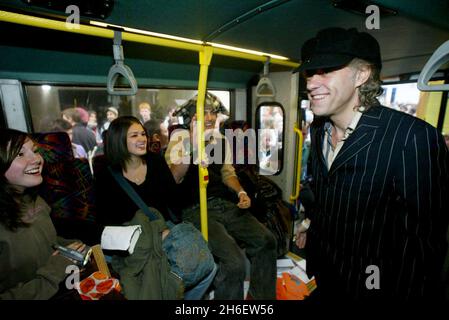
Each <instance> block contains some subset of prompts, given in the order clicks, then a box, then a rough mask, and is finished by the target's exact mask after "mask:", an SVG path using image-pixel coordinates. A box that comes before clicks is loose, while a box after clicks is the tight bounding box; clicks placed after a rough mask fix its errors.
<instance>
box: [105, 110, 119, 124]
mask: <svg viewBox="0 0 449 320" xmlns="http://www.w3.org/2000/svg"><path fill="white" fill-rule="evenodd" d="M106 118H108V121H109V122H112V120H114V119H115V118H117V116H116V115H115V113H114V112H112V111H108V112H106Z"/></svg>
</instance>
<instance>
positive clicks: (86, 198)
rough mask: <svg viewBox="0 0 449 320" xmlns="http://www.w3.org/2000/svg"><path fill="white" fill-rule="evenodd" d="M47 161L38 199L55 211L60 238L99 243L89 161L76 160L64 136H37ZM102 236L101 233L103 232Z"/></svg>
mask: <svg viewBox="0 0 449 320" xmlns="http://www.w3.org/2000/svg"><path fill="white" fill-rule="evenodd" d="M34 138H35V139H36V140H37V142H38V144H39V147H40V150H41V154H42V156H43V158H44V160H45V164H44V169H43V171H42V176H43V180H44V181H43V183H42V184H41V186H40V188H39V195H40V196H41V197H42V198H43V199H44V200H45V201H46V202H47V203H48V204H49V205H50V207H51V208H52V212H51V218H52V220H53V223H54V225H55V227H56V231H57V232H58V235H60V236H62V237H65V238H77V239H81V240H83V241H85V242H86V243H88V244H93V243H98V241H99V235H98V234H97V233H98V232H100V231H99V227H98V226H97V225H96V209H95V194H94V187H93V177H92V174H91V172H90V167H89V162H88V160H87V159H75V158H74V156H73V151H72V144H71V141H70V138H69V136H68V135H67V133H65V132H51V133H37V134H35V135H34ZM100 233H101V232H100Z"/></svg>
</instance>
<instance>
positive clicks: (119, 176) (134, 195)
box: [108, 166, 159, 220]
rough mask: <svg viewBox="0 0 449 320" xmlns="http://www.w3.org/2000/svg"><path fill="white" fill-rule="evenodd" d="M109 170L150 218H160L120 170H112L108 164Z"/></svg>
mask: <svg viewBox="0 0 449 320" xmlns="http://www.w3.org/2000/svg"><path fill="white" fill-rule="evenodd" d="M108 170H109V172H111V174H112V176H113V177H114V179H115V181H117V183H118V184H119V185H120V187H122V189H123V190H125V192H126V193H127V194H128V196H129V197H130V198H131V199H132V200H133V201H134V203H135V204H137V206H138V207H139V208H140V209H141V210H142V211H143V212H144V213H145V214H146V215H147V216H148V218H149V219H150V220H157V219H159V217H158V216H156V215H155V214H154V213H153V212H151V210H150V209H148V206H147V205H146V204H145V202H144V201H143V200H142V198H141V197H140V196H139V194H138V193H137V192H136V190H134V188H133V187H131V185H130V184H129V182H128V181H126V180H125V178H124V177H123V175H122V174H121V173H119V172H118V171H115V170H112V168H111V167H110V166H108Z"/></svg>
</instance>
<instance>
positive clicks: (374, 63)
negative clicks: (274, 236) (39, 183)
mask: <svg viewBox="0 0 449 320" xmlns="http://www.w3.org/2000/svg"><path fill="white" fill-rule="evenodd" d="M301 55H302V60H303V63H302V65H301V66H300V68H299V71H301V72H302V73H303V74H304V76H305V77H306V80H307V91H308V96H309V100H310V103H311V109H312V111H313V113H314V115H315V121H314V122H313V124H312V127H311V138H312V143H311V152H310V166H309V170H310V172H309V173H311V175H312V178H313V184H312V189H313V191H314V193H315V197H316V209H315V210H314V212H312V213H310V214H309V218H310V219H311V225H310V229H309V230H308V232H307V245H306V250H307V251H306V252H307V258H308V259H307V260H308V271H310V272H311V273H312V274H314V275H315V276H316V278H317V285H318V290H317V298H318V297H322V298H332V299H335V298H349V299H370V298H379V299H387V298H398V299H412V298H433V297H442V291H443V289H442V284H441V280H440V279H441V278H440V277H441V271H442V265H443V260H444V256H445V254H446V250H447V241H446V233H447V227H448V213H449V210H448V205H447V203H448V200H449V199H448V198H447V197H448V195H449V192H448V191H449V190H448V187H449V173H448V172H449V160H448V159H449V156H448V150H447V148H446V146H445V143H444V139H443V137H442V136H441V134H440V133H439V132H437V130H436V129H435V128H434V127H432V126H430V125H429V124H427V123H426V122H424V121H422V120H420V119H417V118H415V117H413V116H410V115H407V114H404V113H401V112H398V111H394V110H392V109H389V108H386V107H383V106H380V105H379V102H378V100H377V98H376V97H377V96H379V94H380V93H381V92H382V89H381V87H380V85H381V82H380V77H379V74H380V69H381V57H380V49H379V44H378V42H377V41H376V39H375V38H374V37H372V36H371V35H369V34H368V33H364V32H358V31H357V30H356V29H349V30H346V29H341V28H329V29H324V30H322V31H320V32H319V33H318V34H317V36H316V37H315V38H312V39H310V40H308V41H307V42H305V44H304V45H303V48H302V50H301Z"/></svg>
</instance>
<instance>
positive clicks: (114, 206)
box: [95, 153, 180, 225]
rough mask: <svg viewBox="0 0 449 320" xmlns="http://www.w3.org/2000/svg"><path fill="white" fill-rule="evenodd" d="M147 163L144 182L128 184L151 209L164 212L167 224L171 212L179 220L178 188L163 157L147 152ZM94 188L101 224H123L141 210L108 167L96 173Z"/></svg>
mask: <svg viewBox="0 0 449 320" xmlns="http://www.w3.org/2000/svg"><path fill="white" fill-rule="evenodd" d="M146 163H147V175H146V177H145V181H144V182H143V183H142V184H140V185H137V184H135V183H133V182H132V181H129V180H128V182H129V183H130V185H131V186H132V187H133V188H134V189H135V190H136V192H137V193H138V194H139V196H140V197H141V198H142V200H143V201H144V202H145V203H146V204H147V205H148V206H149V207H154V208H156V209H157V210H159V211H160V212H161V214H162V215H163V216H164V218H165V220H166V221H168V220H172V219H170V214H169V210H171V212H172V213H173V214H174V215H175V216H178V217H179V216H180V214H179V212H180V209H179V207H178V205H179V204H178V203H177V201H176V197H177V192H176V188H177V186H176V183H175V180H174V179H173V176H172V174H171V172H170V169H169V168H168V166H167V164H166V163H165V161H164V159H163V158H162V157H161V156H160V155H157V154H153V153H148V154H147V156H146ZM125 179H126V178H125ZM95 187H96V199H97V209H98V213H97V218H98V221H99V223H101V224H103V225H122V224H123V223H124V222H127V221H129V220H131V219H132V218H133V217H134V214H135V212H136V211H137V210H138V209H139V208H138V206H137V204H135V203H134V201H133V200H132V199H131V198H130V197H129V196H128V194H127V193H126V192H125V191H124V190H123V189H122V188H121V187H120V185H119V184H118V183H117V182H116V181H115V179H114V177H113V176H112V175H111V173H110V172H109V170H108V169H107V166H105V167H104V168H103V169H102V170H101V171H100V172H98V173H97V172H96V173H95Z"/></svg>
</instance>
